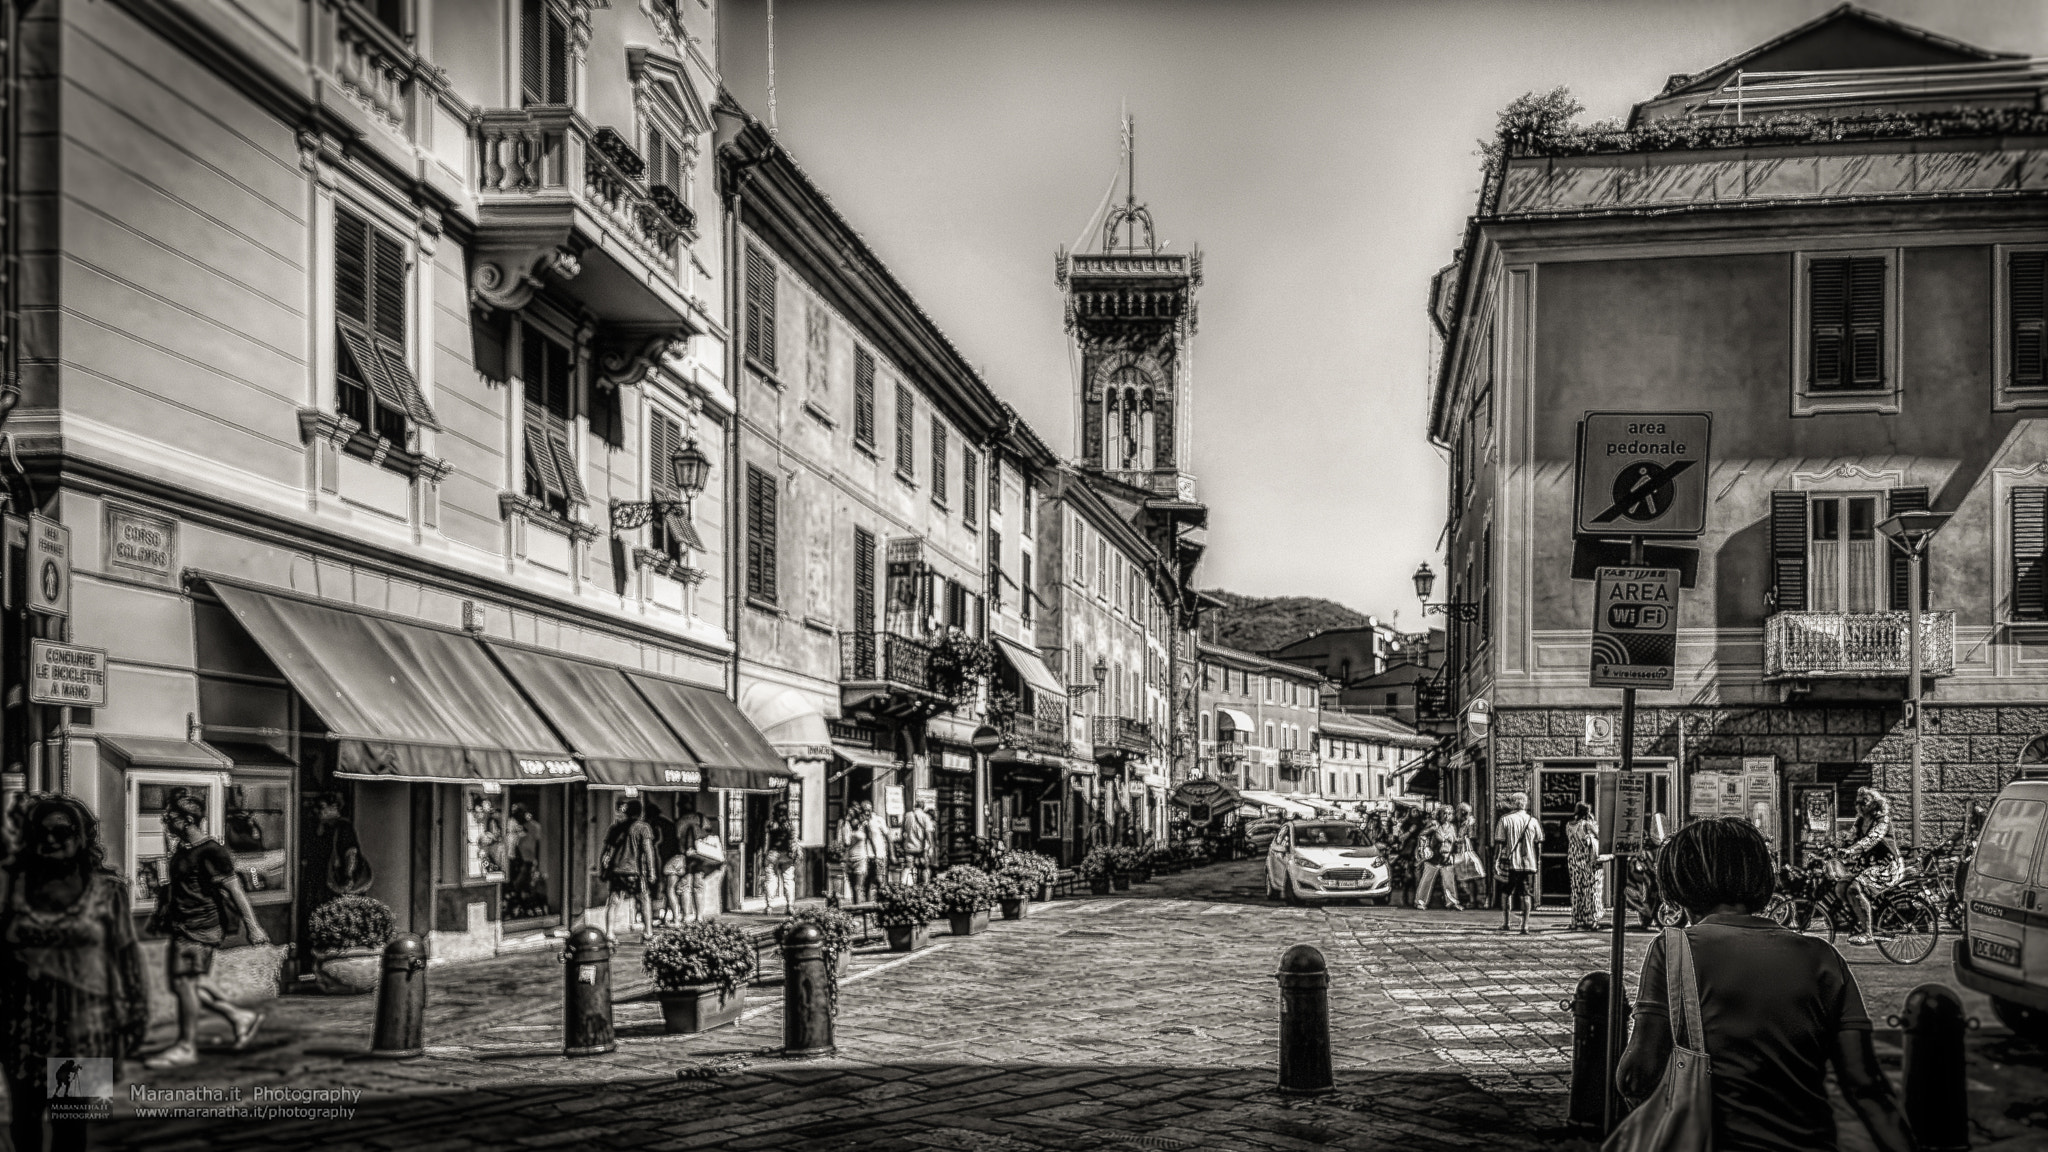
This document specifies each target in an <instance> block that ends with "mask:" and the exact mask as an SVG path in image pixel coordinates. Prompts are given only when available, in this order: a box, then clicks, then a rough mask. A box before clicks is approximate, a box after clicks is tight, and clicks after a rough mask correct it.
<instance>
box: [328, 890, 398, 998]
mask: <svg viewBox="0 0 2048 1152" xmlns="http://www.w3.org/2000/svg"><path fill="white" fill-rule="evenodd" d="M396 930H397V923H396V921H394V920H393V919H392V916H391V908H390V906H389V905H387V904H385V903H384V902H383V901H382V900H379V899H377V898H376V897H374V896H336V897H335V898H334V899H332V900H329V901H328V902H327V903H325V904H322V905H320V906H319V907H318V908H315V909H313V915H312V916H311V917H310V918H309V919H308V920H307V922H306V943H307V946H308V947H310V948H312V950H313V959H314V962H315V965H316V967H315V968H314V971H315V973H316V974H317V976H318V978H319V985H320V990H321V991H322V992H326V993H330V994H332V995H337V996H359V995H361V994H363V993H365V992H368V991H370V990H372V989H374V988H376V987H377V978H378V975H379V973H380V972H381V971H382V970H383V957H384V945H386V944H389V943H390V942H391V934H392V933H393V932H395V931H396Z"/></svg>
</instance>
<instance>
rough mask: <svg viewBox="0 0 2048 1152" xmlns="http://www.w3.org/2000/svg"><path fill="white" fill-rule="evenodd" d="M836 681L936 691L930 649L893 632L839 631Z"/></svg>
mask: <svg viewBox="0 0 2048 1152" xmlns="http://www.w3.org/2000/svg"><path fill="white" fill-rule="evenodd" d="M839 679H840V680H841V681H842V682H845V683H859V684H874V683H882V684H898V685H902V686H903V687H906V688H915V689H917V690H919V691H921V692H934V691H937V689H935V688H933V687H932V650H931V647H930V646H929V645H926V644H923V643H920V642H918V641H916V640H912V639H911V638H910V637H908V636H898V635H896V634H895V633H893V632H841V633H840V634H839Z"/></svg>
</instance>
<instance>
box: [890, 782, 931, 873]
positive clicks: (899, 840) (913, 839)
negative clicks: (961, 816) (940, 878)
mask: <svg viewBox="0 0 2048 1152" xmlns="http://www.w3.org/2000/svg"><path fill="white" fill-rule="evenodd" d="M930 803H931V801H929V800H925V801H921V802H920V803H919V805H918V806H917V807H915V808H912V809H911V810H910V811H908V812H905V813H904V814H903V827H902V829H901V830H899V832H898V833H897V837H896V848H897V850H898V851H899V852H901V853H903V882H904V883H906V884H923V883H925V882H927V881H929V880H930V879H931V878H932V830H933V828H935V827H936V826H937V824H938V821H936V820H934V819H932V814H931V813H930V812H929V811H926V809H925V805H927V804H930Z"/></svg>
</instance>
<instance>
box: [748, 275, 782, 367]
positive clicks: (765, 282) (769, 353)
mask: <svg viewBox="0 0 2048 1152" xmlns="http://www.w3.org/2000/svg"><path fill="white" fill-rule="evenodd" d="M747 355H749V356H751V357H753V358H754V360H755V361H756V362H757V363H759V364H760V365H761V366H762V367H763V368H766V369H768V370H769V371H770V372H773V371H775V265H774V264H773V263H772V262H770V261H769V259H768V257H767V254H766V253H763V252H762V251H761V250H760V249H759V248H756V247H754V246H753V245H752V244H749V245H747Z"/></svg>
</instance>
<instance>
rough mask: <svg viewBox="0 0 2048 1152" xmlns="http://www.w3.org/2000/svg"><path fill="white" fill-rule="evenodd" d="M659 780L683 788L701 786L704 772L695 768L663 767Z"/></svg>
mask: <svg viewBox="0 0 2048 1152" xmlns="http://www.w3.org/2000/svg"><path fill="white" fill-rule="evenodd" d="M661 782H662V783H664V784H676V785H680V786H682V787H684V788H701V787H703V786H704V774H703V773H702V772H699V771H697V770H696V769H695V768H663V769H662V770H661Z"/></svg>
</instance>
